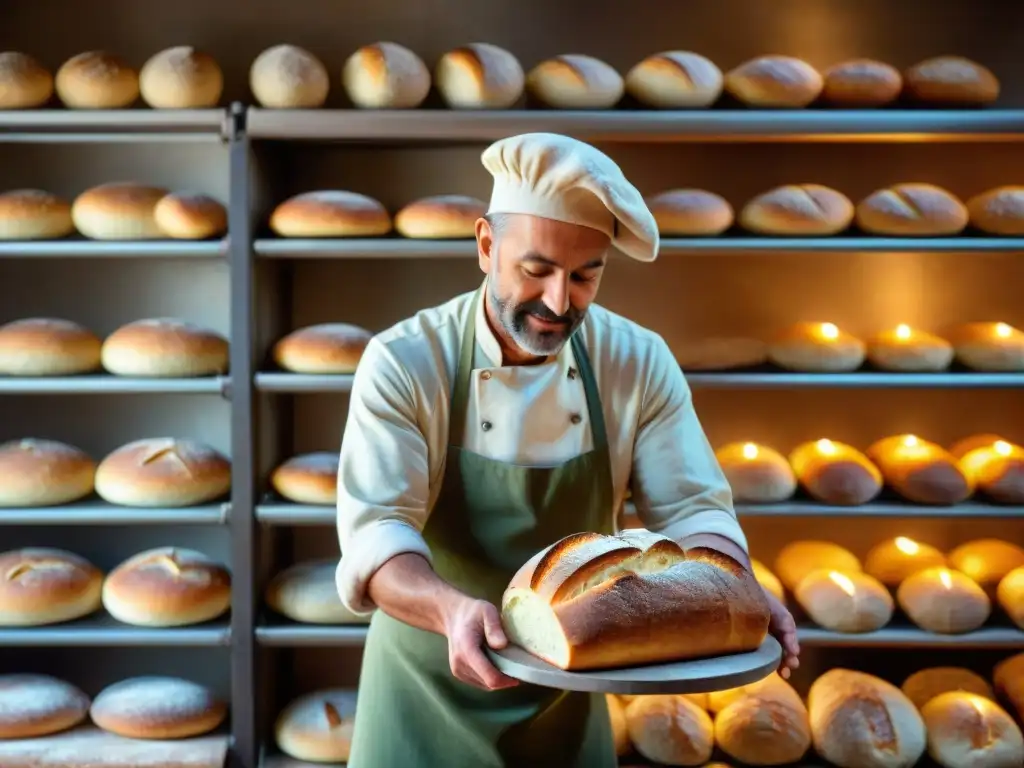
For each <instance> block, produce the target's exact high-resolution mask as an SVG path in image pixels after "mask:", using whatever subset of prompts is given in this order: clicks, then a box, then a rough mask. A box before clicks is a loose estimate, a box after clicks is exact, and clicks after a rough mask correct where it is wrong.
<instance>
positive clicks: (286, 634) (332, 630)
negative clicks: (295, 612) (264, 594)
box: [256, 624, 369, 648]
mask: <svg viewBox="0 0 1024 768" xmlns="http://www.w3.org/2000/svg"><path fill="white" fill-rule="evenodd" d="M367 632H369V627H368V626H366V625H346V626H340V625H321V624H286V625H279V626H274V625H269V626H260V627H256V642H258V643H259V644H260V645H263V646H266V647H268V648H297V647H318V646H332V647H346V648H358V647H360V646H362V645H363V643H365V642H366V634H367Z"/></svg>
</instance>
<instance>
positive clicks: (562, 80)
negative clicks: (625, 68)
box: [526, 53, 626, 109]
mask: <svg viewBox="0 0 1024 768" xmlns="http://www.w3.org/2000/svg"><path fill="white" fill-rule="evenodd" d="M625 90H626V85H625V82H624V81H623V79H622V75H620V74H619V73H618V72H617V71H615V68H614V67H612V66H610V65H609V64H606V63H605V62H603V61H601V60H600V59H597V58H594V57H593V56H585V55H583V54H578V53H567V54H562V55H560V56H555V57H554V58H551V59H548V60H546V61H542V62H541V63H540V64H538V65H537V66H535V67H534V68H533V69H531V70H530V72H529V74H527V76H526V91H527V93H528V94H529V95H530V98H531V99H534V100H536V101H537V102H538V103H540V104H543V105H544V106H548V107H554V108H557V109H611V108H612V107H614V106H615V105H616V104H618V103H619V100H620V99H621V98H622V94H623V93H624V92H625Z"/></svg>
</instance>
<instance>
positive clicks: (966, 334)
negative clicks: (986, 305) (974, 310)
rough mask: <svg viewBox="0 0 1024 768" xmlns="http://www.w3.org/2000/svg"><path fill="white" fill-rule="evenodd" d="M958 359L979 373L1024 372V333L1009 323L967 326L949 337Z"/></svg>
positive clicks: (959, 328)
mask: <svg viewBox="0 0 1024 768" xmlns="http://www.w3.org/2000/svg"><path fill="white" fill-rule="evenodd" d="M948 336H949V340H950V342H951V343H952V344H953V350H954V352H955V354H956V359H957V360H959V361H960V362H961V363H963V364H964V365H965V366H967V367H968V368H972V369H974V370H976V371H998V372H1015V371H1024V331H1020V330H1018V329H1017V328H1014V327H1013V326H1012V325H1009V324H1008V323H966V324H965V325H962V326H960V327H958V328H956V329H954V330H953V331H951V332H950V333H949V334H948Z"/></svg>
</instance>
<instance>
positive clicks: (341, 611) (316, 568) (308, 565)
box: [264, 558, 370, 624]
mask: <svg viewBox="0 0 1024 768" xmlns="http://www.w3.org/2000/svg"><path fill="white" fill-rule="evenodd" d="M337 568H338V560H337V559H336V558H335V559H331V560H307V561H305V562H302V563H296V564H294V565H291V566H289V567H288V568H285V569H284V570H283V571H281V572H280V573H278V574H277V575H276V576H274V578H273V579H271V580H270V583H269V584H268V585H267V590H266V594H265V596H264V597H265V599H266V601H267V605H269V606H270V607H271V608H272V609H273V610H275V611H277V612H278V613H280V614H281V615H282V616H286V617H287V618H289V619H291V620H292V621H298V622H301V623H303V624H367V623H369V621H370V617H369V616H358V615H356V614H354V613H352V611H350V610H349V609H348V608H346V607H345V605H344V604H343V603H342V602H341V598H340V597H338V586H337V584H336V583H335V580H334V575H335V571H337Z"/></svg>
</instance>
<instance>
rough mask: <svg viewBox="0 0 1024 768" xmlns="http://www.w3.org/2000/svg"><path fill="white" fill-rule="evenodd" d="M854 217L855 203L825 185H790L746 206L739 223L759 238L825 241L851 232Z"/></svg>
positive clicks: (767, 193)
mask: <svg viewBox="0 0 1024 768" xmlns="http://www.w3.org/2000/svg"><path fill="white" fill-rule="evenodd" d="M853 213H854V208H853V203H852V202H851V201H850V199H849V198H848V197H847V196H846V195H844V194H843V193H842V192H837V191H836V190H834V189H830V188H829V187H825V186H822V185H821V184H786V185H784V186H781V187H776V188H775V189H770V190H768V191H767V192H764V193H762V194H760V195H758V196H757V197H755V198H754V199H753V200H751V201H750V202H748V203H747V204H746V205H745V206H743V210H741V211H740V218H739V223H740V226H741V227H743V228H744V229H745V230H747V231H748V232H753V233H755V234H759V235H801V236H812V237H822V236H826V235H835V234H838V233H839V232H842V231H843V230H844V229H847V228H848V227H849V226H850V222H852V221H853Z"/></svg>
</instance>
